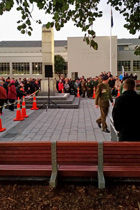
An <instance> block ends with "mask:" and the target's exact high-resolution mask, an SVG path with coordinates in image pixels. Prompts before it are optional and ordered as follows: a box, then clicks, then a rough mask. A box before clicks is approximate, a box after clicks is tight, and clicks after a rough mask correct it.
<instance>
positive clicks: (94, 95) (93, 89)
mask: <svg viewBox="0 0 140 210" xmlns="http://www.w3.org/2000/svg"><path fill="white" fill-rule="evenodd" d="M92 98H95V87H94V88H93V96H92Z"/></svg>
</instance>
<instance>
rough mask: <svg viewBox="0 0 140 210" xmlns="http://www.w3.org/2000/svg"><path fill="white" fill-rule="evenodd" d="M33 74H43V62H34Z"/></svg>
mask: <svg viewBox="0 0 140 210" xmlns="http://www.w3.org/2000/svg"><path fill="white" fill-rule="evenodd" d="M32 74H42V63H32Z"/></svg>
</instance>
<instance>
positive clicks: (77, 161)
mask: <svg viewBox="0 0 140 210" xmlns="http://www.w3.org/2000/svg"><path fill="white" fill-rule="evenodd" d="M0 176H3V177H6V176H7V177H8V176H16V177H17V176H24V177H25V176H31V177H32V176H39V177H40V176H45V177H46V176H48V177H49V178H50V185H51V186H52V187H55V186H56V185H57V178H59V177H91V178H97V177H98V188H99V189H102V188H105V178H106V177H128V178H130V177H131V178H132V177H140V142H88V141H86V142H74V141H73V142H72V141H71V142H52V143H51V142H27V143H26V142H22V143H21V142H17V143H12V142H10V143H5V142H3V143H0Z"/></svg>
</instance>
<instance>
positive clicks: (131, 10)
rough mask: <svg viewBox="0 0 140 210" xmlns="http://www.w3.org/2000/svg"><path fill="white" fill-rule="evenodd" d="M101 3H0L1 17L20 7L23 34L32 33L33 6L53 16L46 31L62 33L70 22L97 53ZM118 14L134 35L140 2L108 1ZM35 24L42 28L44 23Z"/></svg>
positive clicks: (36, 0)
mask: <svg viewBox="0 0 140 210" xmlns="http://www.w3.org/2000/svg"><path fill="white" fill-rule="evenodd" d="M99 2H100V0H15V1H14V0H2V1H0V15H2V14H3V13H4V12H5V11H10V10H11V9H12V7H13V6H14V4H16V5H17V11H19V12H20V13H21V20H18V21H17V23H18V27H17V28H18V30H19V31H21V33H28V35H29V36H30V35H31V33H32V30H33V29H32V25H31V20H32V12H33V8H34V5H37V7H38V9H39V10H42V11H44V12H45V14H51V15H52V21H51V22H47V23H46V27H47V28H50V27H55V29H56V30H57V31H59V30H60V29H61V28H62V27H64V25H65V24H66V23H67V22H68V21H69V20H70V19H71V20H72V21H73V23H74V25H75V26H76V27H78V28H81V30H82V31H83V32H85V37H84V41H86V43H87V44H89V46H90V47H93V48H94V49H95V50H97V49H98V45H97V43H96V42H95V41H94V38H95V36H96V33H95V31H94V30H92V29H91V28H92V25H93V23H94V21H95V20H96V19H97V18H99V17H102V11H98V4H99ZM108 3H110V4H111V5H112V6H113V7H114V8H115V9H116V10H117V11H119V12H120V13H122V14H123V16H124V17H125V20H126V24H125V25H124V27H125V28H127V29H128V30H129V32H130V33H131V34H135V33H136V32H137V31H139V29H140V15H139V14H140V6H139V0H129V1H126V0H108ZM36 23H38V24H42V22H41V20H40V19H38V20H36Z"/></svg>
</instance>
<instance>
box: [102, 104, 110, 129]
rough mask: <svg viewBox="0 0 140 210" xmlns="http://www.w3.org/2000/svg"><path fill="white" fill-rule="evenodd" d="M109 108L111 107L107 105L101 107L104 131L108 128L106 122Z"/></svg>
mask: <svg viewBox="0 0 140 210" xmlns="http://www.w3.org/2000/svg"><path fill="white" fill-rule="evenodd" d="M108 108H109V107H105V108H103V107H102V108H101V122H102V129H103V131H105V130H106V129H107V124H106V117H107V114H108Z"/></svg>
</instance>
